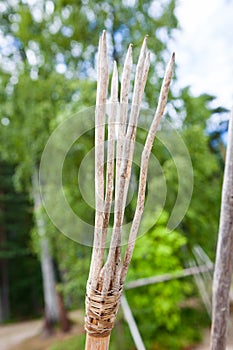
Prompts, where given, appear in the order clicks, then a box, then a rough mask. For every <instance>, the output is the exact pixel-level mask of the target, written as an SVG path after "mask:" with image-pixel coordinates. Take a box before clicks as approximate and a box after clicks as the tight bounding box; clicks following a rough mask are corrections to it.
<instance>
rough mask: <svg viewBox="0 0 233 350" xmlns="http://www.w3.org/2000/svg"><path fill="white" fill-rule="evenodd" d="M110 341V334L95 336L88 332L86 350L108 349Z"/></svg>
mask: <svg viewBox="0 0 233 350" xmlns="http://www.w3.org/2000/svg"><path fill="white" fill-rule="evenodd" d="M109 341H110V334H109V335H108V336H107V337H93V336H92V335H90V334H87V335H86V347H85V350H108V347H109Z"/></svg>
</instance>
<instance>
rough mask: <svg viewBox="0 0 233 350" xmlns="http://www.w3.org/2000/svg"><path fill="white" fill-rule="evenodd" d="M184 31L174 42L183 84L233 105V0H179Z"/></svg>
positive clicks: (179, 10)
mask: <svg viewBox="0 0 233 350" xmlns="http://www.w3.org/2000/svg"><path fill="white" fill-rule="evenodd" d="M176 15H177V17H178V20H179V23H180V26H181V29H182V31H178V32H177V33H176V36H175V41H174V43H173V44H172V46H173V49H174V51H175V52H176V62H177V70H176V73H177V75H178V79H179V84H180V86H187V85H190V86H191V91H192V93H193V94H194V95H198V94H200V93H203V92H205V93H209V94H212V95H215V96H216V97H217V99H216V105H221V106H223V107H226V108H228V109H230V108H231V107H232V106H233V0H179V4H178V7H177V9H176Z"/></svg>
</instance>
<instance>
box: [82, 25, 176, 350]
mask: <svg viewBox="0 0 233 350" xmlns="http://www.w3.org/2000/svg"><path fill="white" fill-rule="evenodd" d="M146 44H147V37H146V38H145V39H144V41H143V45H142V48H141V51H140V55H139V59H138V63H137V68H136V75H135V82H134V90H133V97H132V105H131V110H130V114H129V120H128V97H129V87H130V75H131V70H132V65H133V63H132V45H130V46H129V49H128V52H127V55H126V59H125V63H124V68H123V73H122V82H121V91H120V105H119V102H118V73H117V66H116V63H114V69H113V75H112V82H111V96H110V110H109V116H108V149H107V169H106V177H104V140H105V119H106V100H107V90H108V62H107V45H106V33H105V31H104V32H103V34H102V35H101V37H100V41H99V52H98V83H97V96H96V110H95V201H96V216H95V230H94V242H93V250H92V259H91V266H90V273H89V278H88V281H87V293H86V316H85V329H86V332H87V336H86V350H107V349H108V346H109V339H110V334H111V330H112V328H113V326H114V321H115V318H116V314H117V311H118V308H119V304H120V298H121V294H122V290H123V285H124V281H125V277H126V274H127V271H128V267H129V264H130V260H131V257H132V254H133V249H134V244H135V240H136V236H137V232H138V229H139V225H140V221H141V216H142V213H143V208H144V201H145V189H146V177H147V169H148V162H149V156H150V152H151V148H152V145H153V142H154V138H155V134H156V131H157V128H158V125H159V122H160V119H161V117H162V115H163V112H164V109H165V105H166V101H167V95H168V90H169V86H170V82H171V78H172V72H173V66H174V54H173V55H172V57H171V60H170V62H169V64H168V67H167V70H166V73H165V77H164V80H163V84H162V88H161V92H160V97H159V100H158V107H157V109H156V113H155V116H154V119H153V121H152V124H151V127H150V130H149V132H148V136H147V140H146V143H145V147H144V151H143V153H142V158H141V173H140V180H139V189H138V199H137V206H136V210H135V215H134V219H133V223H132V227H131V231H130V235H129V240H128V244H127V247H126V253H125V256H124V258H123V262H122V256H121V233H122V224H123V219H124V211H125V205H126V198H127V193H128V188H129V182H130V176H131V167H132V161H133V153H134V144H135V139H136V129H137V121H138V117H139V111H140V105H141V101H142V97H143V92H144V88H145V85H146V80H147V75H148V71H149V65H150V54H149V53H148V52H147V48H146ZM118 105H119V110H120V116H119V120H118ZM116 134H117V140H116V141H115V135H116ZM115 143H116V152H115ZM115 153H116V172H115V173H116V176H115V201H114V224H113V230H112V236H111V242H110V247H109V250H108V255H107V258H106V261H104V253H105V250H106V237H107V230H108V226H109V217H110V210H111V205H112V199H113V198H112V197H113V186H114V167H115V160H114V159H115ZM104 178H106V189H105V191H104V187H105V186H104Z"/></svg>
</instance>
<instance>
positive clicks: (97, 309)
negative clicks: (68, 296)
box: [85, 285, 122, 337]
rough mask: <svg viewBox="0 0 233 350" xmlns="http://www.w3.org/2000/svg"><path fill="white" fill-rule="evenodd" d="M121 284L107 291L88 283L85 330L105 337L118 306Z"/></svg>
mask: <svg viewBox="0 0 233 350" xmlns="http://www.w3.org/2000/svg"><path fill="white" fill-rule="evenodd" d="M121 294H122V286H121V287H120V288H119V289H118V290H110V291H108V292H107V293H102V292H101V291H98V290H94V289H92V288H91V286H90V285H89V286H88V287H87V294H86V315H85V330H86V331H87V333H89V334H90V335H92V336H93V337H107V336H108V335H109V334H110V333H111V330H112V329H113V326H114V321H115V319H116V314H117V311H118V309H119V306H120V298H121Z"/></svg>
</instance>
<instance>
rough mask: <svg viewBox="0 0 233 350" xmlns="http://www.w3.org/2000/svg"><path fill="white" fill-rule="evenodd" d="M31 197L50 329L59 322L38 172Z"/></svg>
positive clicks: (46, 314) (46, 315)
mask: <svg viewBox="0 0 233 350" xmlns="http://www.w3.org/2000/svg"><path fill="white" fill-rule="evenodd" d="M32 184H33V196H34V207H35V221H36V227H37V231H38V235H39V238H40V245H41V270H42V279H43V290H44V301H45V318H46V322H45V324H46V325H48V327H47V328H49V330H50V328H51V326H53V325H54V323H57V322H58V321H59V309H58V302H57V293H56V283H55V273H54V266H53V261H52V257H51V253H50V248H49V241H48V239H47V237H46V228H45V220H44V214H43V211H42V202H41V196H40V191H39V181H38V170H37V169H35V172H34V175H33V182H32Z"/></svg>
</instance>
